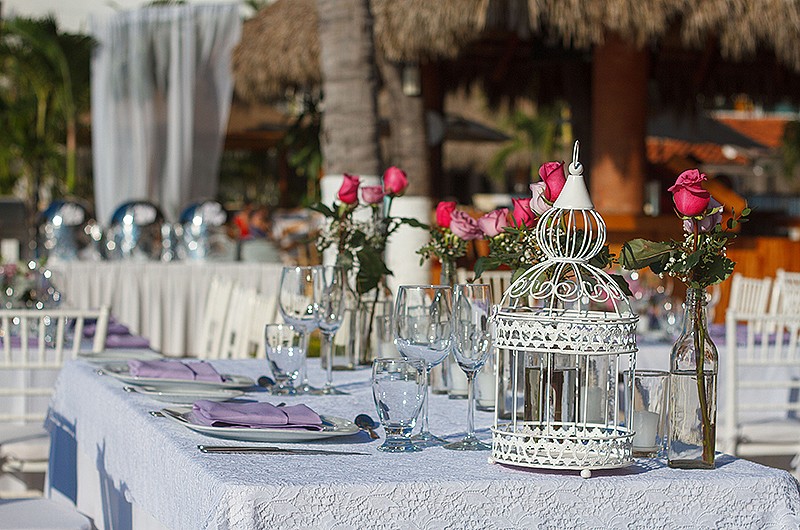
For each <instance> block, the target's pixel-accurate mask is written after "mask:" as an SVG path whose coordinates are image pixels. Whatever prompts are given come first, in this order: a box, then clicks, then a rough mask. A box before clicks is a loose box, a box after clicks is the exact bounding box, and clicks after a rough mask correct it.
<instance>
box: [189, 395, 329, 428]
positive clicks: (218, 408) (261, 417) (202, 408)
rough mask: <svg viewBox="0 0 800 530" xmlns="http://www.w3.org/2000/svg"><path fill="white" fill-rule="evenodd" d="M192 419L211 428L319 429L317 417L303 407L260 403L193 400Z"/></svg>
mask: <svg viewBox="0 0 800 530" xmlns="http://www.w3.org/2000/svg"><path fill="white" fill-rule="evenodd" d="M192 417H193V421H194V423H196V424H198V425H208V426H210V427H244V428H255V429H260V428H273V429H274V428H286V429H305V430H310V431H321V430H322V419H321V418H320V417H319V414H317V413H316V412H314V411H313V410H311V409H310V408H308V407H307V406H305V405H292V406H289V407H276V406H274V405H272V404H270V403H263V402H246V403H242V402H239V403H236V402H227V403H225V402H222V403H218V402H214V401H207V400H200V401H195V403H194V405H193V406H192Z"/></svg>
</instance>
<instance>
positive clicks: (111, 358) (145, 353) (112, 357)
mask: <svg viewBox="0 0 800 530" xmlns="http://www.w3.org/2000/svg"><path fill="white" fill-rule="evenodd" d="M162 358H163V355H161V354H160V353H158V352H154V351H152V350H103V351H101V352H97V353H93V352H83V353H79V354H78V359H81V360H84V361H89V362H93V363H118V362H124V361H127V360H128V359H138V360H140V361H154V360H156V359H162Z"/></svg>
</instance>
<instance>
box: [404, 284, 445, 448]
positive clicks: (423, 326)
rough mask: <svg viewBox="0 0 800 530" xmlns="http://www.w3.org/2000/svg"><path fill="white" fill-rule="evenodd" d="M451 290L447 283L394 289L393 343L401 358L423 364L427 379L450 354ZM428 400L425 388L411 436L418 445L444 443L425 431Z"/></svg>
mask: <svg viewBox="0 0 800 530" xmlns="http://www.w3.org/2000/svg"><path fill="white" fill-rule="evenodd" d="M452 293H453V291H452V289H451V288H450V287H449V286H447V285H401V286H400V288H399V289H398V291H397V300H396V302H395V327H394V342H395V345H397V349H398V350H399V351H400V353H401V354H402V355H403V357H405V358H407V359H421V360H422V361H423V362H424V363H425V380H426V381H428V380H429V377H430V371H431V368H433V367H434V366H436V365H437V364H439V363H441V362H442V361H443V360H445V358H447V355H448V354H449V353H450V347H451V344H452V338H451V332H452V329H451V323H450V317H451V313H452V305H451V304H452V300H451V297H452ZM428 386H430V385H428ZM429 401H430V392H429V391H428V390H427V389H426V392H425V403H424V405H423V414H422V427H421V431H420V433H419V434H417V435H415V436H414V437H412V439H413V440H414V442H415V443H416V444H418V445H420V446H421V447H429V446H433V445H442V444H444V443H445V442H444V440H442V439H441V438H439V437H437V436H434V435H433V434H431V432H430V431H429V430H428V402H429Z"/></svg>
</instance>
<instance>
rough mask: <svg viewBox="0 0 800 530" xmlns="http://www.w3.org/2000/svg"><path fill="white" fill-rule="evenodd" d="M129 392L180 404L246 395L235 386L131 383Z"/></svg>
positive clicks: (226, 399)
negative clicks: (202, 387)
mask: <svg viewBox="0 0 800 530" xmlns="http://www.w3.org/2000/svg"><path fill="white" fill-rule="evenodd" d="M125 390H126V391H127V392H136V393H137V394H142V395H143V396H147V397H149V398H152V399H155V400H156V401H163V402H164V403H176V404H179V405H191V404H192V403H194V402H195V401H198V400H200V399H205V400H207V401H228V400H229V399H234V398H237V397H240V396H243V395H244V392H242V391H241V390H236V389H233V388H209V389H208V390H200V389H191V388H187V389H185V390H178V389H173V390H159V389H158V388H155V387H152V386H139V385H130V386H126V387H125Z"/></svg>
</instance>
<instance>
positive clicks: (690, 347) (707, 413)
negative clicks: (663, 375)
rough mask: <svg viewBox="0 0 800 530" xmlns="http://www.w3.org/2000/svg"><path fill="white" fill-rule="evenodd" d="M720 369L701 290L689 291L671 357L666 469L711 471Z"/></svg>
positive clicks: (692, 289) (704, 293) (693, 289)
mask: <svg viewBox="0 0 800 530" xmlns="http://www.w3.org/2000/svg"><path fill="white" fill-rule="evenodd" d="M718 363H719V359H718V356H717V347H716V346H715V345H714V342H713V341H712V340H711V337H710V336H709V334H708V326H707V324H706V292H705V289H695V288H689V289H687V291H686V302H685V304H684V317H683V330H682V332H681V335H680V336H679V337H678V339H677V341H675V344H674V345H673V346H672V353H671V357H670V400H669V449H668V451H667V459H668V464H669V466H670V467H674V468H681V469H713V468H714V451H715V437H716V424H717V369H718Z"/></svg>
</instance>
